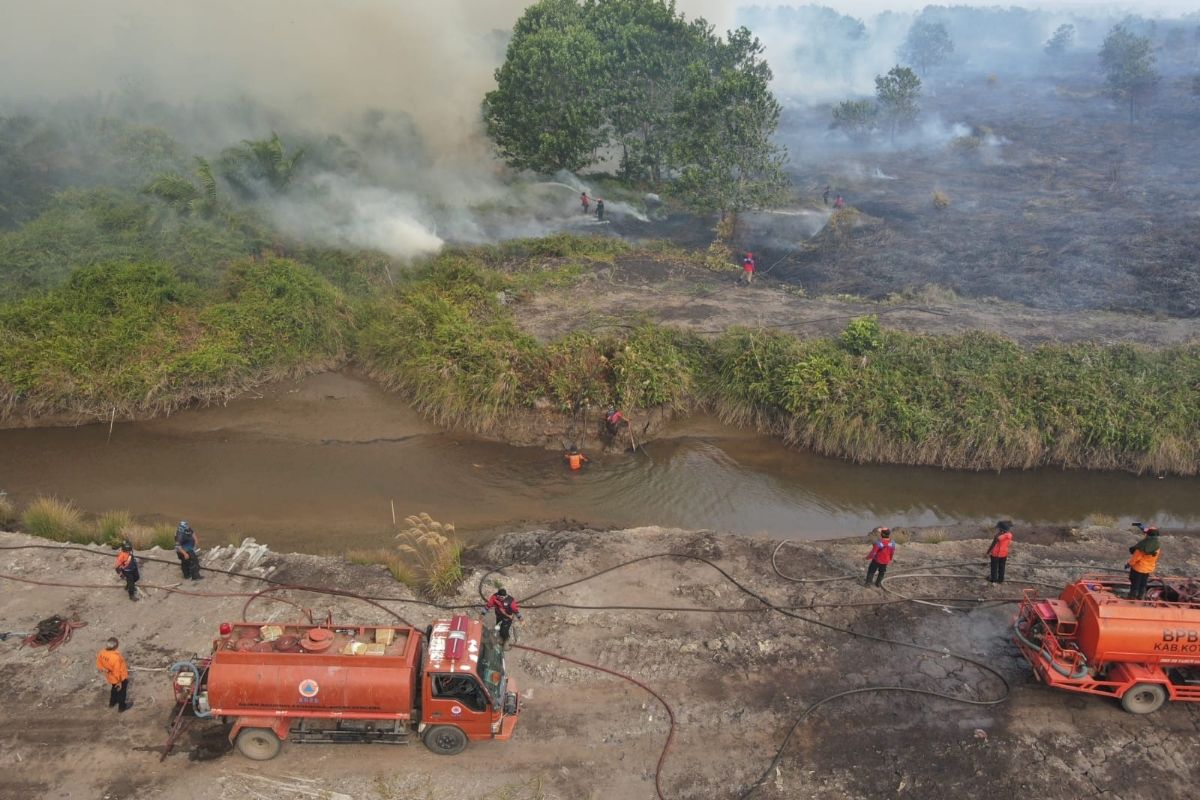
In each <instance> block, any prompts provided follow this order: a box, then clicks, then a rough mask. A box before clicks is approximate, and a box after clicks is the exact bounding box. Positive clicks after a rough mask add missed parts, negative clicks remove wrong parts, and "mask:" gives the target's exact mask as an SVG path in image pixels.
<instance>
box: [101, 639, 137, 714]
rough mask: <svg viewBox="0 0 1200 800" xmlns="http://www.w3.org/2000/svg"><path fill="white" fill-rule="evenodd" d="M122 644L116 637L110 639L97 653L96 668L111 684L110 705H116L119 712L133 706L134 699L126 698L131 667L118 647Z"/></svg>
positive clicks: (109, 684)
mask: <svg viewBox="0 0 1200 800" xmlns="http://www.w3.org/2000/svg"><path fill="white" fill-rule="evenodd" d="M120 644H121V643H120V642H118V641H117V640H116V639H109V640H108V641H107V642H106V643H105V644H104V649H103V650H101V651H100V652H99V653H97V654H96V669H98V670H100V672H101V673H102V674H103V675H104V680H106V681H107V682H108V686H109V692H108V707H109V708H112V707H113V706H116V707H117V711H118V712H120V711H128V710H129V709H131V708H133V701H132V700H126V699H125V694H126V692H128V691H129V667H128V665H126V663H125V657H124V656H122V655H121V651H120V650H118V649H117V648H118V647H119V646H120Z"/></svg>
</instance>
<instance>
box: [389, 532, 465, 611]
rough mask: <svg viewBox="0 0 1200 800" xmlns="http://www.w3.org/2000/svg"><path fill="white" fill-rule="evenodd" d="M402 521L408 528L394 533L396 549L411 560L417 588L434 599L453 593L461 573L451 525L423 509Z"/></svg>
mask: <svg viewBox="0 0 1200 800" xmlns="http://www.w3.org/2000/svg"><path fill="white" fill-rule="evenodd" d="M404 521H405V522H406V523H408V528H407V529H405V530H403V531H401V532H400V533H398V534H396V539H397V541H398V542H399V544H398V545H397V547H396V550H397V551H398V552H399V553H401V554H402V555H404V556H406V557H407V558H409V559H411V560H412V561H413V562H415V564H414V566H415V569H416V572H417V578H418V586H419V588H420V590H421V592H422V593H423V594H425V596H427V597H429V598H431V599H434V600H436V599H440V598H443V597H447V596H449V595H451V594H453V593H454V591H455V590H456V589H457V588H458V584H459V583H461V582H462V577H463V573H462V560H461V559H462V551H463V545H462V542H460V541H459V540H458V539H457V538H456V537H455V536H454V526H453V525H450V524H443V523H440V522H436V521H435V520H434V519H433V518H431V517H430V516H429V515H428V514H426V513H424V512H422V513H421V514H418V515H416V516H411V517H406V518H405V520H404Z"/></svg>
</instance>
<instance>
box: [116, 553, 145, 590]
mask: <svg viewBox="0 0 1200 800" xmlns="http://www.w3.org/2000/svg"><path fill="white" fill-rule="evenodd" d="M117 575H118V576H120V577H122V578H124V579H125V591H127V592H129V599H130V600H137V599H138V593H137V582H138V581H139V580H141V578H142V572H141V570H140V569H139V568H138V560H137V556H135V555H134V554H133V543H132V542H130V541H129V540H128V539H126V540H125V541H124V542H122V543H121V549H120V550H119V551H117Z"/></svg>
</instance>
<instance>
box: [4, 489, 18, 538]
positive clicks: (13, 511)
mask: <svg viewBox="0 0 1200 800" xmlns="http://www.w3.org/2000/svg"><path fill="white" fill-rule="evenodd" d="M18 519H20V515H19V514H17V505H16V503H14V502H13V501H12V500H10V499H8V496H7V495H4V494H0V528H3V529H5V530H7V529H9V528H10V527H11V526H12V524H13V523H14V522H16V521H17V520H18Z"/></svg>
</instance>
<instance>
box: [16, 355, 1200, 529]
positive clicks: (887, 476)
mask: <svg viewBox="0 0 1200 800" xmlns="http://www.w3.org/2000/svg"><path fill="white" fill-rule="evenodd" d="M0 490H4V491H7V492H8V493H9V495H10V496H11V497H12V498H13V499H14V500H16V501H17V503H18V504H23V503H25V502H27V501H28V500H30V499H32V498H33V497H35V496H36V495H39V494H46V495H54V496H57V497H60V498H63V499H70V500H73V501H74V502H75V503H76V504H77V505H78V506H79V507H80V508H81V509H85V510H87V511H94V512H99V511H106V510H109V509H124V510H127V511H130V512H131V513H133V514H135V515H137V516H138V517H139V518H141V519H142V520H144V521H147V522H155V521H157V522H169V523H170V524H172V525H173V524H175V523H176V522H178V520H180V519H187V520H188V521H189V522H190V523H191V524H192V526H193V527H194V528H196V530H197V531H198V532H200V534H201V537H202V541H204V542H205V543H206V544H211V543H214V542H215V540H226V539H233V538H238V537H241V536H254V537H256V538H257V539H258V540H259V541H265V542H269V543H270V544H271V545H272V546H273V547H274V548H276V549H281V550H287V549H294V550H300V551H306V552H329V551H341V550H345V549H351V548H362V547H374V546H379V545H382V544H388V543H390V542H391V536H392V534H393V532H394V529H393V527H392V507H393V504H394V507H395V510H396V514H397V516H398V518H400V519H401V520H402V519H403V517H404V516H405V515H408V514H414V513H418V512H421V511H424V512H428V513H429V514H430V515H431V516H433V517H434V518H435V519H437V520H441V521H444V522H453V523H455V524H456V525H457V526H458V528H459V530H460V532H463V533H464V534H465V538H467V539H468V540H470V539H471V538H473V537H472V535H471V534H472V532H486V531H491V530H496V529H499V528H501V527H506V526H516V525H520V524H527V523H539V522H550V521H558V520H571V521H574V522H579V523H586V524H591V525H596V526H607V525H612V526H621V527H629V526H636V525H663V526H671V527H681V528H695V529H712V530H722V531H733V532H737V533H748V534H755V533H765V534H768V535H771V536H778V537H797V538H826V537H831V536H838V535H847V534H851V533H858V532H866V531H868V530H869V529H870V528H871V527H873V526H875V525H877V524H888V525H891V526H893V527H903V526H908V525H921V526H929V525H950V524H957V523H970V522H979V523H981V524H986V523H988V522H991V521H994V520H995V519H997V518H999V517H1001V516H1006V517H1010V518H1013V519H1015V520H1017V521H1020V522H1026V523H1038V524H1078V523H1079V522H1081V521H1083V519H1084V518H1085V517H1087V516H1089V515H1092V514H1104V515H1107V516H1110V517H1114V518H1117V519H1118V520H1123V521H1129V520H1133V519H1146V520H1149V519H1153V520H1156V521H1157V522H1159V524H1161V525H1166V526H1172V525H1185V526H1189V527H1194V526H1197V525H1200V481H1198V480H1196V479H1182V478H1168V479H1165V480H1157V479H1155V478H1153V477H1145V476H1144V477H1136V476H1133V475H1126V474H1109V473H1090V472H1064V471H1058V470H1035V471H1028V472H1004V473H999V474H997V473H972V472H955V471H947V470H939V469H934V468H926V467H897V466H873V465H856V464H851V463H847V462H843V461H838V460H835V459H827V458H821V457H817V456H813V455H811V454H809V453H805V452H801V451H797V450H794V449H790V448H787V447H785V446H783V445H782V444H781V443H780V442H778V441H777V440H775V439H772V438H770V437H766V436H760V435H757V434H754V433H752V432H748V431H742V430H737V429H734V428H730V427H727V426H724V425H721V424H720V423H718V422H716V421H714V420H711V419H707V418H697V419H692V420H688V421H686V422H684V423H682V424H680V425H678V426H677V427H676V428H675V429H673V430H672V431H670V432H669V434H668V436H667V438H663V439H659V440H657V441H654V442H650V443H648V444H647V446H646V448H645V451H644V452H638V453H624V454H614V455H599V456H596V455H594V456H593V460H592V463H591V464H589V465H588V467H587V468H586V469H585V470H584V471H582V472H579V473H571V472H569V471H568V470H566V469H565V466H564V464H563V462H562V460H561V458H560V456H559V454H557V453H553V452H549V451H546V450H541V449H535V448H521V447H512V446H509V445H504V444H497V443H493V442H486V441H481V440H478V439H475V438H473V437H470V436H465V435H454V434H447V433H444V432H441V431H438V430H437V429H436V428H433V427H432V426H429V425H427V424H426V423H424V422H423V421H422V420H421V419H420V418H419V417H418V416H417V415H416V414H415V413H414V412H413V411H412V410H411V409H410V408H409V407H408V406H407V405H406V404H405V403H403V402H402V401H400V400H398V399H396V398H395V397H392V396H390V395H388V394H387V393H385V392H384V391H382V390H381V389H379V388H378V387H376V386H375V385H373V384H372V383H370V382H368V381H365V380H363V379H361V378H359V377H356V376H353V375H345V374H337V373H330V374H325V375H318V376H314V377H312V378H308V379H306V380H304V381H299V382H294V383H285V384H279V385H276V386H272V387H270V388H269V389H266V390H264V391H263V393H262V395H261V396H259V397H252V398H245V399H240V400H237V401H234V402H231V403H229V404H228V405H225V406H216V407H212V408H206V409H200V410H195V411H186V412H182V413H179V414H176V415H173V416H171V417H169V418H165V419H159V420H152V421H148V422H136V423H118V424H116V425H115V426H114V427H113V429H112V432H111V437H110V433H109V426H108V425H107V424H95V425H83V426H79V427H58V428H34V429H12V430H0ZM206 535H207V538H206Z"/></svg>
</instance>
